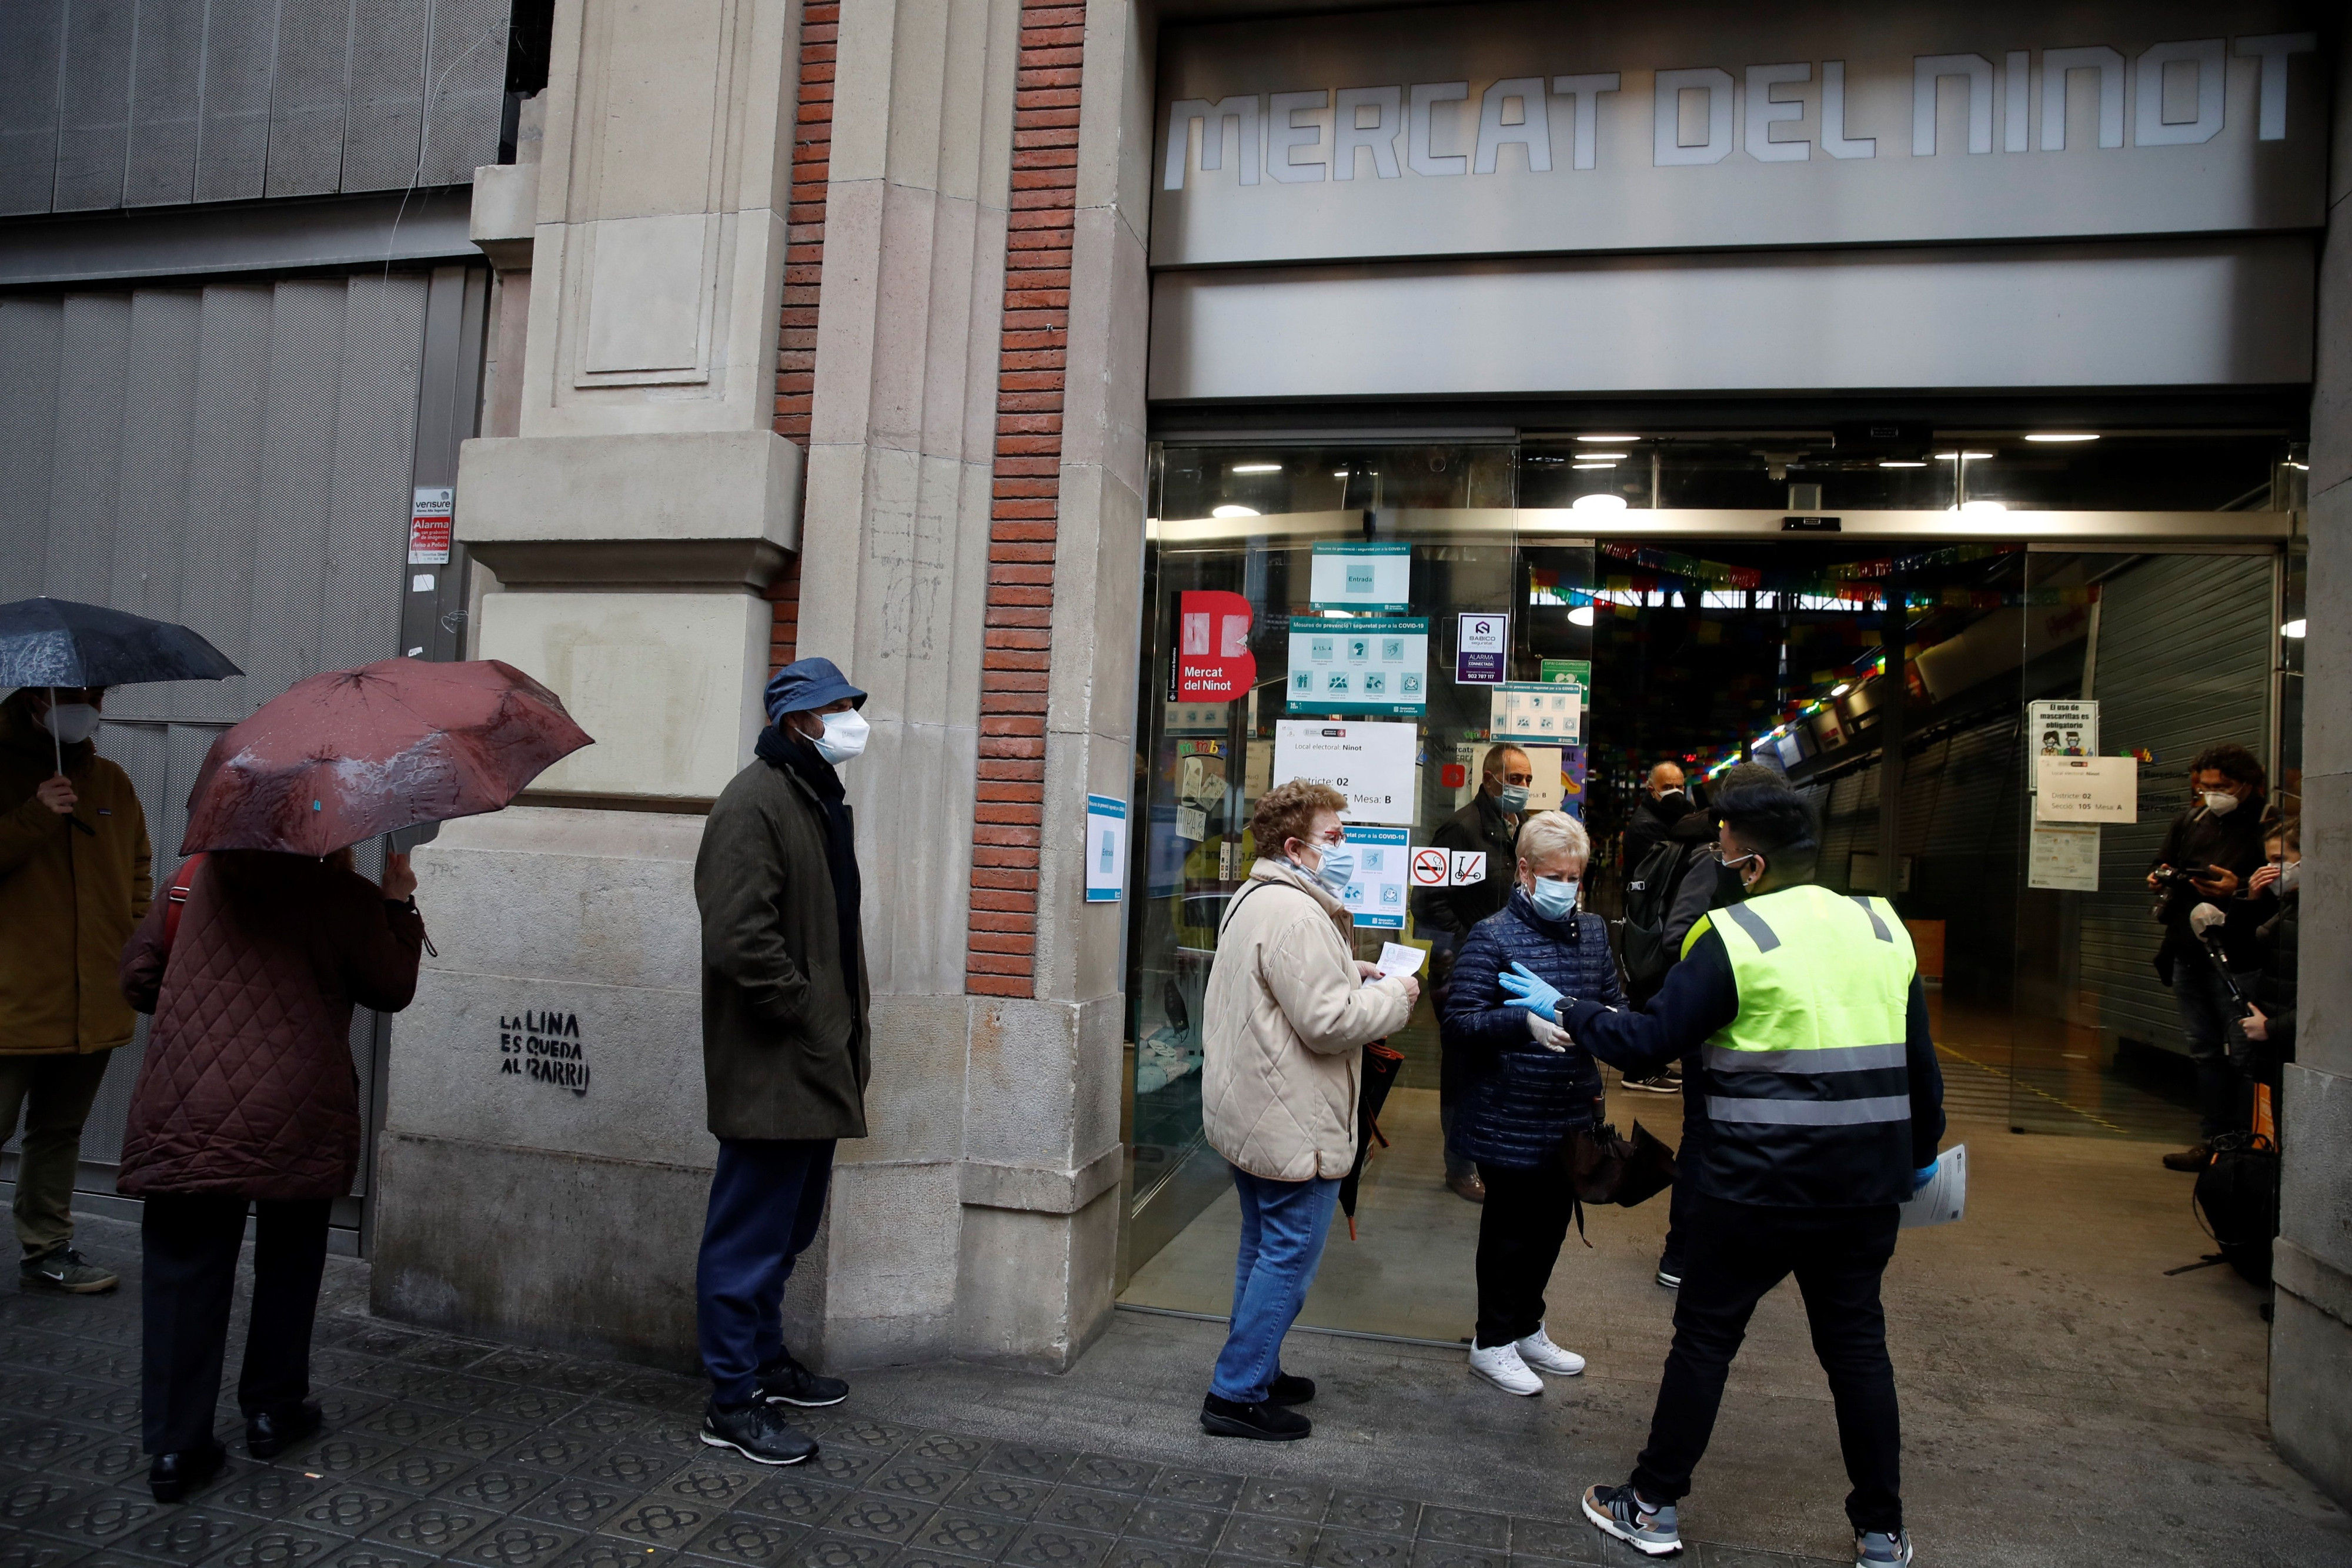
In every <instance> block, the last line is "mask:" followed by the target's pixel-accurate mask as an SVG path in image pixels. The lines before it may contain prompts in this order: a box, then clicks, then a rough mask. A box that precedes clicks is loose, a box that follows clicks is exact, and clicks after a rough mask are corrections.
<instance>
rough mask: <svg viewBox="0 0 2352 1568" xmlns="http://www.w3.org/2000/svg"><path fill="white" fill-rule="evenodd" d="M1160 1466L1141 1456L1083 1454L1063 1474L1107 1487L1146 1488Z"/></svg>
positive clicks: (1075, 1480) (1080, 1483)
mask: <svg viewBox="0 0 2352 1568" xmlns="http://www.w3.org/2000/svg"><path fill="white" fill-rule="evenodd" d="M1159 1473H1160V1467H1159V1466H1157V1465H1150V1464H1146V1463H1144V1462H1143V1461H1142V1460H1141V1459H1118V1458H1112V1457H1111V1456H1110V1455H1108V1454H1080V1455H1079V1456H1078V1462H1077V1463H1076V1464H1074V1465H1072V1466H1071V1467H1070V1468H1069V1470H1068V1472H1067V1473H1066V1474H1065V1475H1064V1477H1063V1478H1062V1479H1065V1480H1067V1481H1071V1482H1073V1483H1075V1484H1076V1485H1078V1486H1086V1487H1097V1488H1100V1489H1101V1490H1104V1491H1136V1492H1139V1491H1146V1490H1150V1486H1151V1480H1152V1478H1153V1477H1154V1476H1156V1475H1158V1474H1159Z"/></svg>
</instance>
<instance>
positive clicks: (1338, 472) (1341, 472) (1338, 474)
mask: <svg viewBox="0 0 2352 1568" xmlns="http://www.w3.org/2000/svg"><path fill="white" fill-rule="evenodd" d="M1354 473H1355V470H1354V469H1352V468H1334V469H1332V470H1331V477H1332V478H1334V479H1345V478H1349V477H1350V476H1352V475H1354Z"/></svg>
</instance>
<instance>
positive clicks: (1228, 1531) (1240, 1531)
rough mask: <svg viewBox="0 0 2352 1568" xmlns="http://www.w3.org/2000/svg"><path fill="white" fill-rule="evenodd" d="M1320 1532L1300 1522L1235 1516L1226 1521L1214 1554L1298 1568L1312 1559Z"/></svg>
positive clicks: (1248, 1515) (1314, 1526) (1261, 1516)
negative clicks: (1216, 1552)
mask: <svg viewBox="0 0 2352 1568" xmlns="http://www.w3.org/2000/svg"><path fill="white" fill-rule="evenodd" d="M1320 1529H1321V1527H1320V1526H1319V1525H1315V1524H1310V1523H1307V1522H1306V1521H1302V1520H1295V1519H1271V1518H1268V1517H1266V1516H1265V1515H1264V1514H1255V1513H1237V1514H1234V1516H1233V1517H1232V1518H1231V1519H1229V1520H1227V1521H1225V1532H1224V1533H1223V1535H1221V1536H1219V1537H1218V1538H1217V1551H1218V1552H1219V1553H1220V1554H1222V1555H1224V1556H1242V1557H1249V1558H1255V1560H1256V1561H1258V1562H1260V1563H1281V1564H1283V1565H1284V1568H1299V1564H1302V1563H1306V1562H1307V1560H1308V1559H1309V1558H1311V1557H1313V1556H1314V1555H1315V1537H1316V1535H1317V1534H1318V1531H1320Z"/></svg>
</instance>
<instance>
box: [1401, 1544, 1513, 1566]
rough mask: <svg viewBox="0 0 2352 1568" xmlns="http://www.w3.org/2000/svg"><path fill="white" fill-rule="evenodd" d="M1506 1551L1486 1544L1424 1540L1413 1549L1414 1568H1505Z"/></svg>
mask: <svg viewBox="0 0 2352 1568" xmlns="http://www.w3.org/2000/svg"><path fill="white" fill-rule="evenodd" d="M1509 1561H1510V1559H1509V1557H1508V1555H1507V1553H1505V1552H1499V1551H1496V1550H1495V1549H1493V1548H1491V1547H1485V1546H1465V1545H1462V1544H1460V1543H1458V1542H1451V1541H1429V1540H1423V1541H1421V1542H1417V1543H1416V1544H1415V1545H1414V1547H1413V1549H1412V1568H1505V1564H1507V1563H1508V1562H1509Z"/></svg>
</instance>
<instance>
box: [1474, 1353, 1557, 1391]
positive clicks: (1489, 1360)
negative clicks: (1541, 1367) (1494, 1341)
mask: <svg viewBox="0 0 2352 1568" xmlns="http://www.w3.org/2000/svg"><path fill="white" fill-rule="evenodd" d="M1470 1370H1471V1371H1473V1372H1475V1373H1476V1374H1477V1375H1479V1376H1481V1377H1483V1378H1485V1379H1486V1381H1487V1382H1489V1383H1491V1384H1493V1385H1495V1386H1496V1387H1497V1388H1499V1389H1501V1390H1502V1391H1503V1392H1504V1393H1506V1394H1541V1393H1542V1392H1543V1379H1542V1378H1540V1377H1538V1376H1537V1375H1535V1374H1534V1373H1532V1372H1529V1371H1528V1364H1527V1363H1526V1362H1524V1361H1521V1360H1520V1359H1519V1347H1518V1346H1517V1345H1516V1344H1498V1345H1496V1346H1495V1347H1494V1348H1493V1349H1492V1350H1481V1349H1479V1348H1478V1347H1477V1346H1476V1345H1475V1344H1474V1345H1472V1346H1471V1347H1470Z"/></svg>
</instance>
